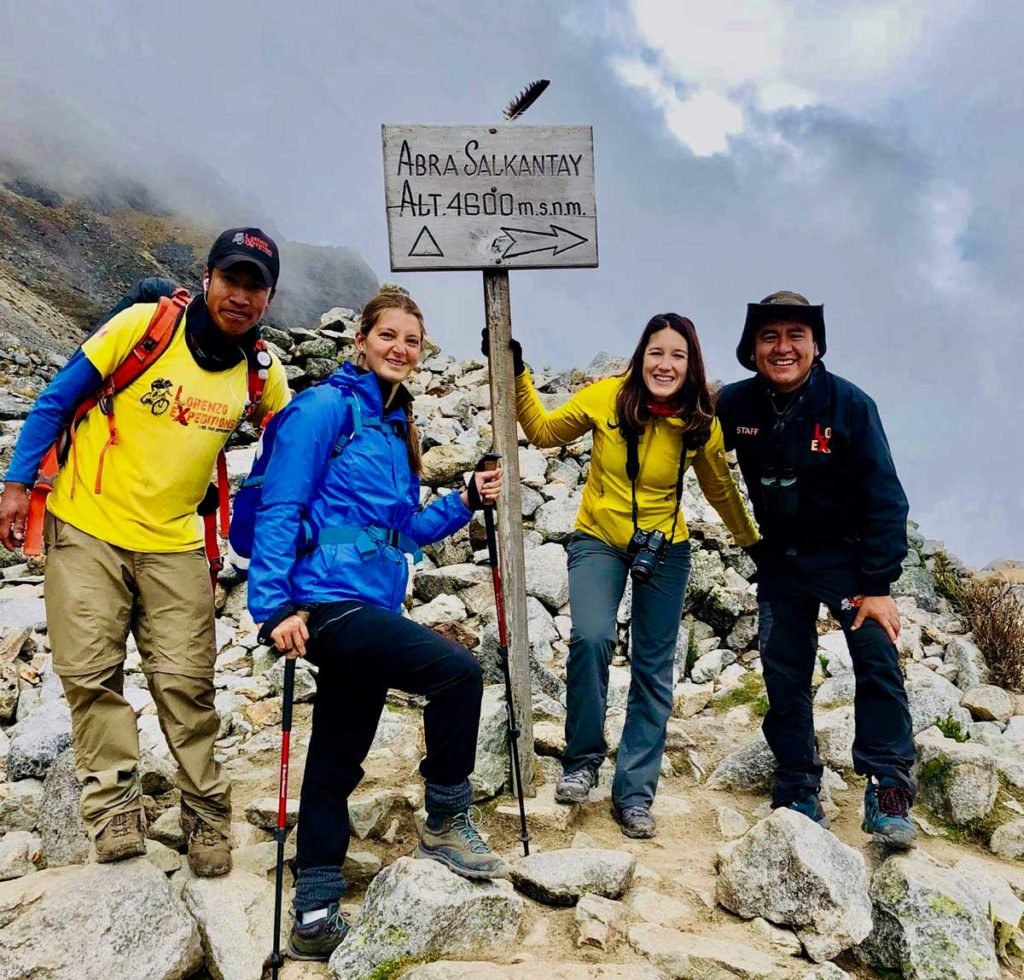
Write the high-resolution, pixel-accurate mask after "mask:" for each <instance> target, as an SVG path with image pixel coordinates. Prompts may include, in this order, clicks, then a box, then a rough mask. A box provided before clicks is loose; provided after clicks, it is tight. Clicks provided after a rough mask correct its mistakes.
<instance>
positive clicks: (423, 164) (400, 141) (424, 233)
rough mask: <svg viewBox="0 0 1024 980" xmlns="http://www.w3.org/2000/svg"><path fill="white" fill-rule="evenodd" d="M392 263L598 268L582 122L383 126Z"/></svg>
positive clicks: (400, 266)
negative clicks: (565, 124)
mask: <svg viewBox="0 0 1024 980" xmlns="http://www.w3.org/2000/svg"><path fill="white" fill-rule="evenodd" d="M383 136H384V176H385V191H386V196H387V216H388V233H389V239H390V243H391V267H392V269H393V270H395V271H408V270H422V269H486V268H501V267H504V268H545V267H548V268H558V267H565V266H580V267H592V266H595V265H597V214H596V202H595V197H594V160H593V136H592V133H591V130H590V128H589V127H583V126H558V127H550V126H501V127H483V126H468V127H467V126H385V127H384V128H383Z"/></svg>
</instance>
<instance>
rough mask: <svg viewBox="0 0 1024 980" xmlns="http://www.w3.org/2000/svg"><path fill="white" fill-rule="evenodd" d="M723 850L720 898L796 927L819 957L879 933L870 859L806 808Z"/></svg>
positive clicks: (775, 818) (778, 816) (782, 812)
mask: <svg viewBox="0 0 1024 980" xmlns="http://www.w3.org/2000/svg"><path fill="white" fill-rule="evenodd" d="M719 853H720V860H719V874H718V882H717V887H716V897H717V899H718V901H719V903H720V904H721V905H724V906H725V908H727V909H729V910H730V911H731V912H735V913H736V914H737V915H740V916H742V917H743V918H745V919H752V918H754V917H755V916H761V917H762V918H765V919H767V920H768V921H769V922H774V923H776V924H777V925H787V926H793V927H794V928H795V930H796V933H797V936H798V937H799V938H800V941H801V942H802V943H803V944H804V948H805V949H806V950H807V955H808V956H810V957H811V959H813V960H815V961H816V962H819V963H820V962H822V961H823V960H827V959H831V958H832V957H834V956H836V955H838V954H839V953H841V952H842V951H843V950H845V949H849V948H850V947H851V946H854V945H856V944H857V943H859V942H860V941H861V940H862V939H864V938H865V937H866V936H867V935H868V933H869V932H870V931H871V902H870V900H869V898H868V881H867V872H866V870H865V866H864V858H863V856H862V855H861V854H860V852H859V851H855V850H853V848H851V847H847V846H846V845H845V844H843V843H842V842H841V841H840V840H839V839H838V838H836V837H835V836H834V835H832V834H830V833H829V832H828V831H827V830H823V829H822V828H821V827H819V826H818V825H817V824H816V823H814V821H812V820H808V819H807V818H806V817H804V816H802V815H800V814H799V813H796V812H794V811H793V810H787V809H781V808H780V809H778V810H774V811H773V812H772V814H771V815H770V816H769V817H767V818H766V819H764V820H762V821H761V822H760V823H758V824H756V825H755V826H754V827H752V828H751V829H750V830H749V831H747V833H746V834H745V835H744V836H743V837H741V838H740V839H739V840H737V841H733V842H731V843H729V844H726V845H724V847H723V848H722V850H721V851H720V852H719Z"/></svg>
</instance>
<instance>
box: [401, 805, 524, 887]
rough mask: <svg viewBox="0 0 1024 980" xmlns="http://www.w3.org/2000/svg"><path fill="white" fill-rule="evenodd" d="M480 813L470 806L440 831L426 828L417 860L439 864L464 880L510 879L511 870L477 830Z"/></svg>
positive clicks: (452, 818) (417, 852)
mask: <svg viewBox="0 0 1024 980" xmlns="http://www.w3.org/2000/svg"><path fill="white" fill-rule="evenodd" d="M479 819H480V811H479V810H478V809H477V808H476V807H475V806H471V807H470V808H469V809H468V810H463V811H462V813H456V814H455V816H453V817H447V818H446V819H445V821H444V823H443V824H442V825H441V827H440V829H439V830H431V829H430V827H428V826H427V824H424V825H423V833H422V835H421V836H420V843H419V847H417V848H416V855H415V856H416V857H418V858H429V859H431V860H432V861H440V862H441V864H444V865H447V866H448V868H449V869H451V870H452V871H454V872H455V873H456V874H457V875H462V877H463V878H507V877H508V867H507V866H506V864H505V862H504V861H502V859H501V858H500V857H498V855H497V854H495V853H494V851H492V850H491V849H490V848H489V847H488V846H487V844H486V843H484V839H483V838H482V837H481V836H480V831H479V830H478V829H477V822H478V820H479Z"/></svg>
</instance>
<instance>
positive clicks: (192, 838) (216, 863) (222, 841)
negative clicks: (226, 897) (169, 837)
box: [180, 801, 231, 878]
mask: <svg viewBox="0 0 1024 980" xmlns="http://www.w3.org/2000/svg"><path fill="white" fill-rule="evenodd" d="M180 823H181V830H182V833H184V835H185V840H186V842H187V843H188V866H189V867H190V868H191V869H192V873H193V874H194V875H195V876H196V877H197V878H219V877H220V876H221V875H226V874H227V873H228V872H229V871H230V870H231V841H230V840H228V838H227V837H225V836H224V835H223V834H222V833H221V832H220V831H219V830H217V829H216V828H214V827H211V826H210V825H209V824H208V823H207V822H206V821H205V820H204V819H203V818H202V817H201V816H199V814H198V813H196V812H195V810H193V809H192V808H191V807H190V806H189V805H188V804H187V803H185V802H184V801H182V803H181V821H180Z"/></svg>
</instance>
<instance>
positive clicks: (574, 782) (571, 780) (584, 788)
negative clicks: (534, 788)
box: [555, 766, 597, 804]
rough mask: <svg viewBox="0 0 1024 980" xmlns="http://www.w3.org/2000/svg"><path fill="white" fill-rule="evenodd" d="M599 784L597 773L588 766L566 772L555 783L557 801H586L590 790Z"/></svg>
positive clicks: (568, 802) (567, 802)
mask: <svg viewBox="0 0 1024 980" xmlns="http://www.w3.org/2000/svg"><path fill="white" fill-rule="evenodd" d="M596 785H597V773H596V772H595V771H594V770H593V769H588V768H587V767H586V766H584V768H582V769H576V770H574V771H573V772H565V773H562V775H561V776H560V777H559V779H558V782H557V783H556V784H555V802H556V803H566V804H571V803H586V802H587V797H588V796H589V795H590V791H591V790H592V789H593V788H594V787H595V786H596Z"/></svg>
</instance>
